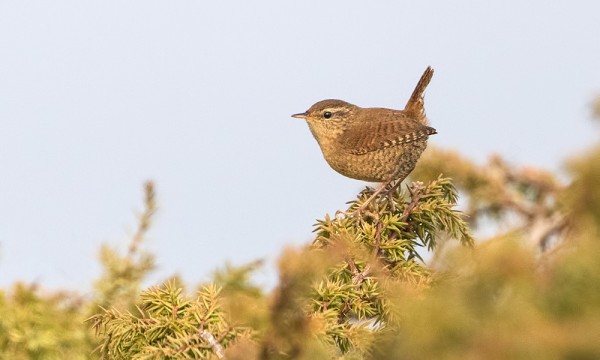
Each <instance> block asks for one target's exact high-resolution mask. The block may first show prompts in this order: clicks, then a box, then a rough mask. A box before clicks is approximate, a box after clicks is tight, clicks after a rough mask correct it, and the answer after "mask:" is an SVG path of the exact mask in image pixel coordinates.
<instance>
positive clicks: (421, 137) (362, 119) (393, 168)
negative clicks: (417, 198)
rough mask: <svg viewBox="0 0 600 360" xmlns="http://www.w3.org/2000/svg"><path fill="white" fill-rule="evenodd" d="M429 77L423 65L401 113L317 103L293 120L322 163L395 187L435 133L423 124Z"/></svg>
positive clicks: (429, 70) (331, 101)
mask: <svg viewBox="0 0 600 360" xmlns="http://www.w3.org/2000/svg"><path fill="white" fill-rule="evenodd" d="M432 76H433V69H432V68H431V67H428V68H427V69H426V70H425V72H424V73H423V75H422V76H421V79H420V80H419V82H418V83H417V86H416V88H415V90H414V91H413V93H412V95H411V97H410V99H409V100H408V102H407V103H406V106H405V108H404V110H393V109H385V108H361V107H359V106H356V105H352V104H350V103H347V102H345V101H342V100H334V99H328V100H323V101H319V102H317V103H316V104H314V105H313V106H311V107H310V109H308V110H307V111H306V112H303V113H300V114H294V115H292V117H295V118H301V119H305V120H306V122H307V123H308V127H309V128H310V131H311V132H312V134H313V136H314V137H315V139H316V140H317V142H318V143H319V146H320V147H321V151H322V152H323V156H324V157H325V160H326V161H327V163H328V164H329V165H330V166H331V167H332V168H333V169H334V170H335V171H337V172H338V173H340V174H342V175H344V176H347V177H350V178H353V179H358V180H364V181H370V182H382V183H383V185H382V187H381V188H380V189H379V190H378V191H376V193H375V194H374V195H373V197H374V196H375V195H376V194H377V193H379V192H380V191H381V190H383V188H384V187H386V186H387V185H388V184H390V183H391V182H393V181H397V182H396V184H397V185H399V184H400V183H401V182H402V180H404V179H405V178H406V177H407V176H408V174H410V172H411V171H412V170H413V169H414V168H415V165H416V164H417V160H419V157H420V156H421V154H422V153H423V151H424V150H425V148H426V147H427V139H428V138H429V136H430V135H433V134H436V133H437V132H436V130H435V129H434V128H432V127H429V126H427V125H428V121H427V118H426V116H425V109H424V98H423V93H424V91H425V88H426V87H427V85H428V84H429V81H430V80H431V77H432Z"/></svg>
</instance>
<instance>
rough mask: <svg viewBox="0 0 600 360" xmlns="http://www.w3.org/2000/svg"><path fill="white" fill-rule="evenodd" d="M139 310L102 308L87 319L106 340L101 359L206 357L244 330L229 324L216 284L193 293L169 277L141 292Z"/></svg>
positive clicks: (101, 348)
mask: <svg viewBox="0 0 600 360" xmlns="http://www.w3.org/2000/svg"><path fill="white" fill-rule="evenodd" d="M140 297H141V299H140V302H139V303H138V304H137V307H138V311H137V312H138V314H137V315H134V314H132V313H130V312H122V311H119V310H118V309H115V308H113V309H110V310H105V311H104V312H103V313H102V314H98V315H95V316H93V317H92V318H90V319H89V321H90V322H91V323H93V327H94V328H95V329H96V331H97V332H98V334H100V335H102V336H103V337H104V338H105V339H106V341H104V342H103V343H102V345H101V346H100V349H99V351H100V353H101V354H102V358H103V359H171V358H178V359H209V358H211V356H212V355H213V354H214V355H216V356H217V357H219V358H222V357H223V352H224V349H225V348H227V347H228V346H229V345H230V344H231V342H232V341H233V340H235V339H237V338H238V337H240V336H242V335H244V334H246V333H247V332H248V331H247V330H246V329H244V328H241V327H230V326H229V324H228V321H227V319H226V315H225V314H224V312H223V311H222V309H221V306H220V305H219V289H217V288H215V287H205V288H203V289H201V290H200V291H198V294H197V297H196V298H195V299H192V298H188V297H185V296H183V295H182V289H181V288H178V287H176V286H175V285H174V284H172V283H167V284H166V285H165V286H164V287H161V288H159V287H153V288H151V289H149V290H146V291H144V292H142V294H141V296H140Z"/></svg>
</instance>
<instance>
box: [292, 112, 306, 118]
mask: <svg viewBox="0 0 600 360" xmlns="http://www.w3.org/2000/svg"><path fill="white" fill-rule="evenodd" d="M307 116H308V113H307V112H306V111H305V112H303V113H299V114H294V115H292V117H293V118H296V119H306V117H307Z"/></svg>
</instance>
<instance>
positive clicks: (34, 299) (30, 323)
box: [0, 283, 93, 360]
mask: <svg viewBox="0 0 600 360" xmlns="http://www.w3.org/2000/svg"><path fill="white" fill-rule="evenodd" d="M84 305H85V302H84V300H83V299H82V298H80V297H79V296H76V295H74V294H72V293H66V292H57V293H47V292H43V291H40V290H39V289H38V288H37V286H36V285H25V284H22V283H17V284H15V285H14V286H13V288H12V289H11V291H10V292H9V293H5V292H0V359H40V360H42V359H44V360H46V359H49V360H52V359H57V360H59V359H88V358H89V354H90V351H91V350H92V348H93V341H92V334H91V333H90V331H89V330H88V329H87V328H86V327H84V326H82V325H83V320H84V317H83V310H84V308H85V306H84Z"/></svg>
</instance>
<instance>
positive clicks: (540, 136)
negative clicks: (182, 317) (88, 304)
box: [0, 0, 600, 289]
mask: <svg viewBox="0 0 600 360" xmlns="http://www.w3.org/2000/svg"><path fill="white" fill-rule="evenodd" d="M599 16H600V2H598V1H592V0H590V1H571V2H559V1H528V2H524V1H474V0H472V1H453V2H449V1H431V2H417V1H411V2H407V1H404V2H402V1H393V2H392V1H382V2H378V3H376V4H375V3H374V2H364V1H330V2H321V1H302V2H284V1H236V2H233V1H212V2H202V1H121V0H120V1H62V0H54V1H46V2H42V1H12V0H5V1H2V2H0V168H1V169H2V173H1V174H2V177H1V180H0V286H7V285H8V284H10V283H12V282H14V281H15V280H26V281H33V280H37V281H40V282H42V283H43V284H44V285H45V286H49V287H68V288H73V289H76V288H79V289H86V288H88V287H89V284H90V283H91V280H92V279H93V278H95V277H96V276H98V274H99V265H98V262H97V260H96V255H97V250H98V248H99V246H100V244H101V243H103V242H110V243H113V244H123V245H124V244H125V241H126V240H127V235H128V234H131V232H132V231H133V229H134V225H135V217H134V211H135V210H136V209H140V208H141V196H142V184H143V182H144V180H146V179H152V180H154V181H155V182H156V184H157V190H158V200H159V205H160V212H159V213H158V215H157V218H156V223H155V226H154V228H153V229H152V231H151V232H150V236H149V241H148V242H147V244H146V246H147V248H148V249H149V250H150V251H153V252H155V253H156V254H157V259H158V265H159V269H158V271H156V272H155V273H154V275H153V277H152V279H150V282H153V281H158V280H160V279H163V278H164V277H166V276H168V275H170V274H172V273H180V274H181V275H183V277H184V279H185V280H187V281H188V282H190V283H197V282H198V281H200V280H204V279H206V277H207V276H208V275H209V274H210V272H211V271H212V270H213V269H214V268H215V267H216V266H218V265H220V264H222V263H223V262H224V261H225V260H230V261H232V262H234V263H236V264H241V263H244V262H247V261H251V260H253V259H256V258H261V257H267V258H271V259H272V258H274V257H275V256H276V255H277V254H279V253H280V251H281V250H282V249H283V248H284V247H285V246H286V245H287V244H303V243H306V242H308V241H310V239H311V238H312V234H311V230H312V224H313V223H314V222H315V219H316V218H318V217H322V216H323V214H324V213H325V212H333V211H335V210H336V209H339V208H340V207H342V206H344V203H345V202H346V201H348V200H350V199H351V198H352V197H353V196H354V195H355V193H356V192H357V191H358V190H360V189H361V187H362V186H364V185H365V184H364V183H363V182H360V181H356V180H351V179H348V178H344V177H342V176H341V175H338V174H337V173H335V172H334V171H333V170H331V169H330V168H329V167H328V166H327V164H326V163H325V161H324V160H323V159H322V156H321V154H320V151H319V149H318V146H317V144H316V142H315V141H314V139H313V138H312V136H311V135H310V133H309V131H308V128H307V126H306V124H304V123H303V122H302V121H300V120H297V119H292V118H290V117H289V116H290V114H293V113H297V112H301V111H304V110H306V109H307V108H308V107H309V106H310V105H312V103H314V102H316V101H318V100H321V99H324V98H339V99H343V100H346V101H349V102H352V103H355V104H357V105H360V106H381V107H392V108H393V107H396V108H399V107H402V106H403V105H404V104H405V102H406V100H407V97H408V95H409V94H410V92H411V91H412V89H413V87H414V85H415V84H416V81H417V80H418V78H419V76H420V75H421V73H422V71H423V70H424V69H425V67H426V66H427V65H432V66H433V67H434V68H435V70H436V73H435V76H434V78H433V81H432V83H431V85H430V88H429V90H428V92H427V97H426V107H427V113H428V115H429V118H430V120H431V124H432V126H434V127H435V128H437V130H438V132H439V134H438V135H436V136H435V137H433V138H432V140H431V143H432V144H435V145H437V146H442V147H452V148H456V149H458V150H460V151H461V152H463V153H465V154H467V155H469V156H470V157H472V158H474V159H476V160H478V161H483V160H484V159H486V158H487V156H488V155H489V154H491V153H493V152H497V153H500V154H502V155H504V156H506V157H507V158H508V159H509V160H511V161H513V162H515V163H517V164H535V165H538V166H542V167H546V168H550V169H559V168H560V166H561V163H562V161H563V160H564V158H565V154H569V155H570V154H574V153H576V152H577V151H580V150H582V149H584V148H585V147H586V146H588V145H590V144H591V143H592V142H593V141H594V140H596V139H597V138H598V132H597V131H595V130H597V129H595V128H594V126H593V124H592V123H590V122H589V121H588V120H589V114H590V110H589V103H590V102H591V100H592V99H593V97H594V96H595V95H598V94H599V93H600V22H599V21H598V19H599ZM265 273H266V270H265ZM263 276H265V277H268V276H267V275H266V274H264V273H263Z"/></svg>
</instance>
